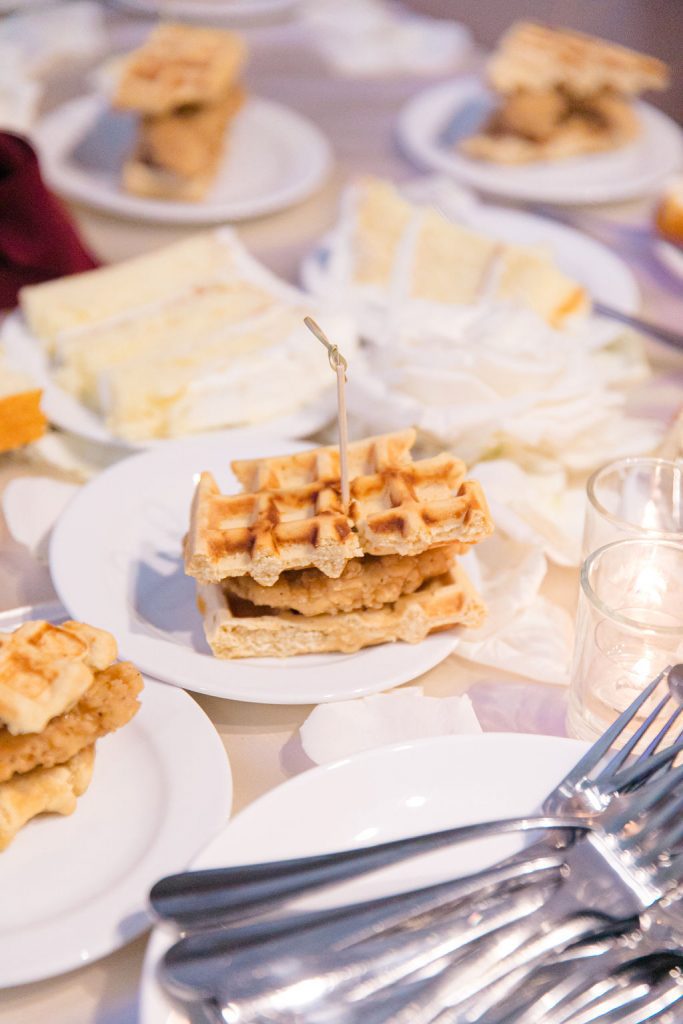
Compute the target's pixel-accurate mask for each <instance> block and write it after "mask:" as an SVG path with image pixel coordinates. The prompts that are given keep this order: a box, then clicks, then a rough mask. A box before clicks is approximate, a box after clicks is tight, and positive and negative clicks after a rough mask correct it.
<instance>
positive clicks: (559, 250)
mask: <svg viewBox="0 0 683 1024" xmlns="http://www.w3.org/2000/svg"><path fill="white" fill-rule="evenodd" d="M462 223H463V224H465V225H466V226H467V227H468V228H472V229H473V230H474V231H482V232H483V233H485V234H487V235H490V236H491V237H492V238H496V239H500V240H502V241H504V242H511V243H513V244H515V245H543V246H546V247H547V248H548V249H549V250H550V252H551V253H552V255H553V258H554V260H555V262H556V263H557V265H558V267H559V268H560V270H562V271H564V273H565V274H567V275H568V276H569V277H571V278H572V279H573V280H575V281H578V282H579V283H580V284H582V285H583V286H584V287H585V288H586V289H587V291H588V293H589V294H590V296H591V298H592V299H593V300H594V301H595V302H602V303H604V304H605V305H606V306H611V307H612V308H614V309H618V310H620V311H621V312H622V313H627V314H634V313H637V312H638V310H639V308H640V291H639V288H638V284H637V281H636V279H635V276H634V275H633V273H632V272H631V270H630V269H629V267H628V265H627V264H626V263H624V261H623V260H622V259H620V258H619V257H618V256H616V255H615V254H614V253H613V252H612V250H611V249H608V248H607V246H606V245H602V243H601V242H596V241H595V240H594V239H592V238H589V237H588V235H584V234H583V233H582V232H581V231H577V230H576V229H575V228H570V227H567V226H566V225H564V224H558V223H556V222H555V221H552V220H548V219H547V218H546V217H539V216H537V215H536V214H533V213H526V212H524V211H522V210H510V209H507V207H504V206H494V205H493V204H489V203H478V202H476V201H474V202H472V204H471V205H469V206H468V207H467V215H466V218H465V219H462ZM328 253H329V243H327V244H326V242H325V240H324V239H323V241H322V243H321V245H320V246H319V247H318V248H317V249H314V250H313V251H312V252H310V253H309V254H308V255H307V256H306V258H305V259H304V262H303V264H302V267H301V281H302V284H303V287H304V288H305V289H306V290H307V291H309V292H311V294H313V295H316V294H319V293H321V292H323V291H324V280H325V274H326V261H327V257H328Z"/></svg>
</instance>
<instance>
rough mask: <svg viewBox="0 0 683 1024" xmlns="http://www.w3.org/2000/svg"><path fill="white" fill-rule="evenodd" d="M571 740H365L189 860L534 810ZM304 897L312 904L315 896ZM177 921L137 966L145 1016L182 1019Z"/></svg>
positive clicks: (223, 860)
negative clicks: (161, 966)
mask: <svg viewBox="0 0 683 1024" xmlns="http://www.w3.org/2000/svg"><path fill="white" fill-rule="evenodd" d="M586 746H587V745H586V744H584V743H579V742H578V741H576V740H567V739H557V738H556V737H551V736H526V735H522V734H520V733H484V734H483V735H479V736H440V737H436V738H433V739H424V740H416V741H414V742H411V743H402V744H396V745H394V746H389V747H382V748H381V749H379V750H372V751H367V752H365V753H362V754H357V755H356V756H354V757H352V758H347V759H345V760H343V761H338V762H336V763H335V764H331V765H325V766H323V767H321V768H314V769H312V770H311V771H308V772H304V774H302V775H299V776H297V777H296V778H294V779H291V780H290V781H289V782H285V783H284V784H283V785H281V786H278V788H277V789H274V790H271V792H270V793H267V794H266V795H265V796H262V797H261V798H260V799H259V800H257V801H255V803H253V804H251V805H250V806H249V807H247V808H246V810H244V811H242V812H241V813H240V814H238V815H237V817H236V818H234V820H233V821H232V822H230V824H229V825H228V826H227V828H226V829H224V830H223V832H222V833H221V834H220V835H219V836H217V838H216V839H215V840H214V842H213V843H211V845H210V846H208V847H207V848H206V849H205V850H204V851H203V852H202V854H201V855H200V856H199V858H198V859H197V860H196V861H195V863H194V867H197V868H208V867H218V866H225V865H228V864H245V863H250V862H251V863H254V862H258V861H263V860H266V859H268V860H275V859H278V858H286V857H298V856H305V855H307V854H313V853H324V852H331V851H334V850H341V849H348V848H352V847H358V846H368V845H371V844H375V843H382V842H385V841H387V840H390V839H395V838H398V837H400V836H406V835H416V834H418V833H422V832H431V831H434V830H436V829H442V828H448V827H452V826H456V825H466V824H470V823H472V822H475V821H487V820H493V819H496V818H506V817H512V816H514V815H523V814H528V813H531V812H533V811H534V810H535V809H536V808H538V807H539V806H540V804H541V802H542V801H543V798H544V797H545V796H546V794H547V793H548V792H549V791H550V790H551V789H552V788H553V787H554V786H555V785H556V784H557V783H558V782H559V781H560V780H561V779H562V778H563V777H564V776H565V774H566V773H567V772H568V771H569V769H570V768H571V766H572V765H573V764H575V763H576V761H578V759H579V757H580V756H581V754H582V753H583V752H584V751H585V750H586ZM516 845H518V842H517V841H516V840H514V839H510V838H509V837H506V838H499V839H492V840H486V842H485V843H484V842H479V843H477V844H468V846H461V847H459V848H454V847H452V848H450V849H448V850H446V851H442V852H440V853H438V854H434V855H430V856H429V857H422V858H420V859H419V861H415V862H413V863H412V864H411V863H410V862H408V863H407V864H403V865H397V866H395V867H393V868H391V869H388V870H386V871H383V872H382V873H381V874H379V873H376V874H375V875H374V876H372V878H370V877H368V878H366V879H363V880H359V881H357V882H355V883H353V885H348V886H347V887H346V889H345V891H344V898H348V899H349V900H351V899H354V900H355V899H371V898H373V897H374V896H378V895H381V894H384V893H387V892H391V891H396V890H399V889H408V888H411V887H413V886H415V887H418V886H424V885H428V884H430V883H431V882H437V881H440V880H442V879H445V878H448V877H452V876H454V875H457V874H460V873H464V872H466V871H474V870H478V869H480V868H482V867H484V866H485V865H486V863H493V862H494V861H495V860H498V859H499V858H500V857H504V856H507V855H508V854H509V853H510V852H511V851H512V850H513V849H514V848H515V846H516ZM322 902H323V901H322V898H321V897H318V899H317V900H316V898H314V897H309V899H308V900H307V906H309V907H312V906H316V905H317V906H320V905H322ZM172 938H173V932H172V931H171V929H169V928H162V927H158V928H156V929H155V931H154V932H153V933H152V938H151V941H150V944H149V946H148V948H147V955H146V958H145V965H144V968H143V977H142V987H141V994H140V1007H139V1012H140V1016H139V1022H140V1024H187V1018H186V1017H185V1015H184V1014H183V1013H181V1012H180V1011H179V1010H178V1009H174V1008H173V1007H172V1006H171V1004H170V1002H169V1001H168V1000H167V999H166V997H165V995H164V993H163V990H162V988H161V986H160V985H159V983H158V982H157V979H156V968H157V964H158V963H159V960H160V958H161V956H162V955H163V953H164V952H165V950H166V949H167V948H168V946H169V945H170V942H171V941H172Z"/></svg>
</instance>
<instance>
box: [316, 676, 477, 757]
mask: <svg viewBox="0 0 683 1024" xmlns="http://www.w3.org/2000/svg"><path fill="white" fill-rule="evenodd" d="M481 731H482V730H481V726H480V725H479V722H478V720H477V716H476V715H475V713H474V708H473V707H472V702H471V701H470V699H469V697H467V696H464V697H426V696H425V695H424V693H423V691H422V687H421V686H404V687H402V688H401V689H400V690H391V691H389V692H388V693H378V694H373V695H372V696H370V697H361V698H359V699H358V700H344V701H337V702H335V703H331V704H319V705H318V707H316V708H314V709H313V711H312V712H311V714H310V715H309V716H308V718H307V719H306V721H305V722H304V723H303V725H302V726H301V729H300V736H301V745H302V746H303V748H304V750H305V752H306V753H307V754H308V756H309V757H310V759H311V760H312V761H315V762H316V764H325V763H327V762H328V761H338V760H340V759H341V758H344V757H350V756H351V755H352V754H357V753H359V752H360V751H361V750H371V749H373V748H374V747H381V746H384V745H386V744H388V743H398V742H400V741H401V740H415V739H420V738H421V737H425V736H447V735H451V734H455V733H479V732H481Z"/></svg>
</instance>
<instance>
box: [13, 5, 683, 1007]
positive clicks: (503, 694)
mask: <svg viewBox="0 0 683 1024" xmlns="http://www.w3.org/2000/svg"><path fill="white" fill-rule="evenodd" d="M108 17H109V19H110V27H111V32H112V48H113V49H122V48H125V47H126V46H128V45H135V44H136V43H137V41H138V40H139V39H140V38H142V36H144V34H145V32H146V30H147V27H148V25H147V23H145V22H144V21H143V20H141V19H127V18H125V17H123V16H121V15H113V14H110V15H109V16H108ZM249 37H250V43H251V48H252V58H251V61H250V66H249V71H248V76H247V79H248V80H247V84H248V87H249V88H250V89H251V90H252V91H253V92H255V93H258V94H259V95H262V96H264V97H277V99H278V100H280V101H282V102H285V103H287V104H288V105H289V106H291V107H292V108H294V109H296V110H299V111H301V112H302V113H303V114H305V115H306V116H308V117H309V118H310V119H311V120H312V121H314V122H315V123H316V124H318V125H319V126H320V127H321V128H322V129H323V131H324V132H325V133H326V134H327V135H328V137H329V138H330V140H331V141H332V144H333V146H334V151H335V158H336V163H335V169H334V171H333V173H332V175H331V177H330V179H329V180H328V182H327V183H326V184H325V186H324V187H323V188H321V189H320V191H319V192H318V193H317V194H316V195H315V196H313V197H312V198H310V199H309V200H307V201H305V202H302V203H300V204H298V205H297V206H295V207H293V208H292V209H289V210H286V211H283V212H281V213H278V214H274V215H272V216H268V217H263V218H259V219H257V220H254V221H252V222H249V223H247V224H243V225H240V226H239V233H240V235H241V236H242V238H243V240H244V242H245V244H246V245H247V246H248V247H249V249H251V250H252V251H253V252H254V253H255V255H256V256H257V257H259V258H260V259H262V260H263V262H264V263H266V264H267V265H268V266H270V267H271V268H272V269H273V270H274V271H276V272H277V273H279V274H281V275H282V276H283V277H285V278H288V279H290V280H295V279H296V274H297V269H298V266H299V262H300V260H301V257H302V256H303V255H304V254H305V253H306V252H307V251H308V249H309V248H310V247H311V245H312V243H313V242H314V241H315V240H316V239H317V238H318V237H319V236H320V235H321V234H323V233H324V232H325V231H326V230H327V229H328V228H329V227H330V226H331V225H332V223H333V222H334V220H335V218H336V210H337V200H338V195H339V191H340V188H341V187H342V186H343V185H344V183H345V182H346V181H347V180H348V179H349V178H350V177H351V176H352V175H353V174H355V173H357V172H359V171H365V172H372V173H376V174H380V175H385V176H388V177H391V178H393V179H394V180H397V181H401V180H406V179H410V178H411V177H414V176H415V174H416V171H415V169H414V168H413V167H412V166H411V165H410V164H409V163H408V162H407V161H406V160H405V159H404V158H403V157H402V156H401V155H400V153H399V152H398V150H397V148H396V146H395V143H394V140H393V126H394V123H395V119H396V115H397V113H398V111H399V110H400V108H401V107H402V105H403V104H404V103H405V102H406V100H407V99H408V98H409V97H410V96H411V95H413V94H414V93H415V92H416V91H418V90H419V89H421V88H423V87H424V86H425V85H426V84H429V83H430V82H431V81H434V79H428V78H427V79H419V78H410V79H408V78H383V79H376V80H372V79H366V80H357V79H341V78H336V77H334V76H333V75H332V74H331V73H330V72H329V71H327V70H326V69H325V68H324V67H323V65H322V64H321V62H320V61H319V59H318V58H317V57H316V55H315V54H314V53H313V52H312V51H311V50H310V49H309V48H308V47H307V46H306V44H305V40H304V39H303V38H302V36H301V33H300V31H299V29H298V28H297V27H296V26H295V25H292V24H283V25H279V26H277V27H275V26H271V27H260V28H258V29H252V30H250V31H249ZM480 61H481V58H480V56H477V55H476V54H475V55H473V57H472V60H471V61H470V63H469V65H468V66H467V67H466V69H465V70H472V69H473V68H476V67H478V66H479V64H480ZM82 81H83V79H82V74H73V73H71V74H70V75H69V76H61V77H58V78H56V79H55V83H54V89H52V90H51V91H50V102H51V103H54V102H58V101H59V100H60V99H62V98H65V97H67V96H69V95H75V94H77V93H78V91H79V90H80V89H82ZM651 205H652V203H651V201H647V200H643V201H639V202H635V203H629V204H622V205H619V206H602V207H597V206H592V207H590V208H589V207H586V208H580V207H579V208H573V209H571V210H567V209H565V210H562V211H561V215H562V217H563V219H565V220H567V221H569V222H570V223H572V224H573V225H575V226H577V227H579V228H581V229H583V230H585V231H586V232H587V233H589V234H591V235H592V236H594V237H595V238H598V239H600V240H602V241H604V242H606V243H608V244H610V245H611V246H612V247H613V248H614V249H615V250H616V251H617V252H618V253H619V254H620V255H621V256H622V257H623V258H624V259H625V260H627V262H628V263H629V265H630V266H631V268H632V270H633V271H634V273H635V275H636V277H637V279H638V283H639V285H640V288H641V291H642V295H643V306H642V311H643V315H644V316H646V317H648V318H650V319H652V320H653V321H656V322H658V323H661V324H663V325H665V326H669V327H672V328H673V327H678V328H680V324H681V322H682V321H683V316H682V314H683V296H682V295H681V291H682V289H681V285H680V281H677V280H676V279H675V278H673V277H671V276H670V275H669V274H668V272H667V271H666V270H665V269H664V268H663V267H662V266H661V265H660V264H659V263H658V262H657V260H656V259H655V257H654V255H653V253H652V249H651V239H650V230H649V224H650V218H651ZM72 211H73V214H74V216H75V218H76V220H77V222H78V225H79V228H80V229H81V231H82V233H83V235H84V237H85V238H86V239H87V241H88V242H89V243H90V245H91V246H92V247H93V249H94V250H95V251H96V252H97V253H98V254H99V256H100V257H101V258H102V259H103V260H105V261H115V260H119V259H123V258H125V257H128V256H131V255H133V254H135V253H139V252H143V251H146V250H149V249H152V248H154V247H156V246H159V245H162V244H165V243H167V242H170V241H172V240H174V239H175V238H178V237H181V236H183V235H185V234H187V231H188V229H185V228H183V229H179V228H174V227H168V226H160V225H148V224H141V223H133V222H131V221H124V220H117V219H114V218H112V217H109V216H107V215H105V214H102V213H97V212H94V211H91V210H88V209H85V208H82V207H76V206H74V207H72ZM650 355H651V357H652V360H653V362H654V363H655V366H656V369H657V370H658V371H661V372H662V373H664V374H666V376H667V378H669V379H671V380H673V381H674V382H676V383H677V384H678V385H681V384H683V359H682V358H681V357H680V356H679V355H677V354H676V353H675V352H671V351H668V350H666V349H664V348H663V347H661V346H655V345H652V346H651V351H650ZM25 472H30V470H29V469H27V468H26V467H25V466H23V465H22V464H21V460H18V459H16V458H12V457H5V458H2V457H0V491H1V490H2V488H3V487H4V486H5V485H6V484H7V482H8V480H10V479H12V478H13V477H14V476H16V475H17V474H20V473H25ZM576 587H577V579H576V573H575V572H573V571H570V570H560V569H557V568H555V569H552V570H551V572H550V573H549V575H548V578H547V580H546V583H545V585H544V592H545V593H546V594H548V595H549V596H551V597H553V598H554V599H555V600H557V601H559V602H560V603H562V604H563V605H564V606H565V607H567V608H568V609H570V610H572V611H573V607H574V603H575V597H576ZM52 597H54V591H53V589H52V585H51V582H50V577H49V573H48V570H47V568H45V567H44V566H41V565H39V564H38V563H37V562H35V561H34V560H33V559H32V558H31V557H30V555H29V554H28V553H27V551H26V549H25V548H23V547H21V546H20V545H18V544H16V543H14V542H13V541H12V540H11V539H10V537H9V536H8V533H7V529H6V526H5V524H4V522H3V521H2V517H1V515H0V611H2V610H4V609H9V608H12V607H15V606H18V605H24V604H32V603H37V602H42V601H46V600H49V599H51V598H52ZM417 682H419V683H421V684H423V686H424V689H425V692H426V693H427V694H429V695H432V696H449V695H452V694H456V693H463V692H465V691H469V692H470V695H471V696H472V699H473V701H474V704H475V708H476V709H477V712H478V715H479V717H480V720H481V722H482V726H483V727H484V729H487V730H517V731H520V732H544V733H547V734H553V735H563V734H564V709H565V692H564V690H563V689H562V688H560V687H553V686H545V685H542V684H539V683H532V682H530V681H528V680H524V679H522V678H521V677H519V676H512V675H506V674H505V673H503V672H500V671H498V670H490V669H486V668H482V667H481V666H473V665H471V664H467V663H465V662H463V661H462V660H461V659H459V658H458V657H457V656H455V655H453V656H451V657H450V658H448V659H447V660H446V661H445V662H443V663H442V664H441V665H439V666H438V667H437V668H435V669H433V670H432V671H431V672H429V673H427V674H426V675H425V676H424V677H423V678H422V679H420V680H417ZM197 700H198V701H199V703H200V704H201V706H202V707H203V708H204V710H205V711H206V712H207V713H208V715H209V716H210V718H211V720H212V721H213V723H214V725H215V726H216V728H217V730H218V732H219V734H220V736H221V738H222V740H223V743H224V744H225V748H226V751H227V753H228V756H229V758H230V763H231V766H232V772H233V777H234V784H235V794H234V811H239V810H240V809H241V808H243V807H244V806H245V805H246V804H248V803H249V802H250V801H252V800H254V799H255V798H256V797H257V796H259V795H260V794H262V793H264V792H266V791H267V790H269V789H271V788H272V787H273V786H275V785H277V784H278V783H280V782H282V781H284V780H285V779H287V778H289V777H291V776H292V775H295V774H297V773H298V772H299V771H302V770H304V769H305V768H307V767H310V762H309V761H308V760H307V758H306V756H305V754H304V753H303V752H302V751H301V749H300V747H299V746H298V745H297V743H296V742H290V741H291V740H292V738H293V737H294V736H295V735H296V732H297V729H298V727H299V726H300V724H301V723H302V722H303V720H304V719H305V718H306V716H307V715H308V714H309V712H310V710H311V708H310V707H301V706H264V705H251V704H245V703H239V702H235V701H227V700H219V699H216V698H208V697H197ZM285 747H286V748H287V749H286V751H285ZM145 943H146V938H145V937H141V938H140V939H138V940H137V941H135V942H133V943H131V944H130V945H128V946H127V947H125V948H124V949H122V950H119V951H118V952H117V953H114V954H113V955H111V956H109V957H107V958H106V959H104V960H102V961H100V962H98V963H96V964H93V965H91V966H89V967H86V968H82V969H80V970H78V971H75V972H72V973H70V974H67V975H64V976H62V977H60V978H57V979H55V980H50V981H46V982H42V983H39V984H34V985H30V986H24V987H20V988H16V989H8V990H5V991H4V992H2V993H0V1024H9V1022H10V1021H11V1022H18V1021H19V1020H22V1021H23V1020H26V1021H43V1020H45V1021H48V1020H49V1021H50V1024H75V1022H78V1024H132V1022H133V1021H135V1020H136V1019H137V1015H136V1000H137V984H138V978H139V972H140V966H141V961H142V956H143V953H144V948H145Z"/></svg>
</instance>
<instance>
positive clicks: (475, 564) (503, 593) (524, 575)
mask: <svg viewBox="0 0 683 1024" xmlns="http://www.w3.org/2000/svg"><path fill="white" fill-rule="evenodd" d="M491 514H492V516H493V519H494V522H495V523H496V532H495V533H494V534H493V535H492V536H491V537H488V538H487V539H486V540H485V541H482V543H481V544H477V545H475V546H474V547H473V548H472V550H471V551H470V552H469V553H468V554H467V555H465V556H464V557H463V558H461V560H460V561H461V562H462V565H463V568H464V569H465V570H466V572H467V573H468V575H469V576H470V578H471V580H472V582H473V583H474V584H475V586H476V587H477V589H478V590H479V592H480V594H481V596H482V597H483V598H484V600H485V602H486V604H487V607H488V615H487V617H486V621H485V622H484V625H483V626H482V627H481V629H476V630H474V629H464V630H462V631H461V634H460V638H459V640H458V647H457V650H456V653H457V655H458V657H461V658H464V659H465V660H466V661H473V662H476V663H477V664H479V665H489V666H491V667H494V668H500V669H503V670H504V671H507V672H516V673H518V674H519V675H523V676H526V677H528V678H529V679H537V680H539V681H540V682H544V683H556V684H565V683H567V682H568V681H569V666H570V663H571V657H572V648H573V642H574V626H573V622H572V619H571V616H570V615H569V614H568V613H567V612H566V611H565V610H564V609H563V608H560V607H559V606H558V605H556V604H554V603H553V602H552V601H549V600H548V599H547V598H545V597H543V595H542V594H541V593H540V589H541V586H542V584H543V581H544V579H545V576H546V571H547V562H546V558H545V555H544V554H543V549H542V547H541V545H540V544H539V543H538V542H537V541H536V540H534V539H533V537H532V539H531V540H530V539H529V527H528V526H527V525H526V524H525V523H523V522H521V521H519V520H518V521H515V520H514V519H510V520H509V522H508V523H507V524H505V527H503V525H501V524H502V520H503V518H504V517H503V515H502V514H501V508H500V507H499V506H498V504H497V502H496V501H495V499H492V500H491ZM506 528H507V529H509V530H510V532H511V535H508V534H506V532H505V529H506Z"/></svg>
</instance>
